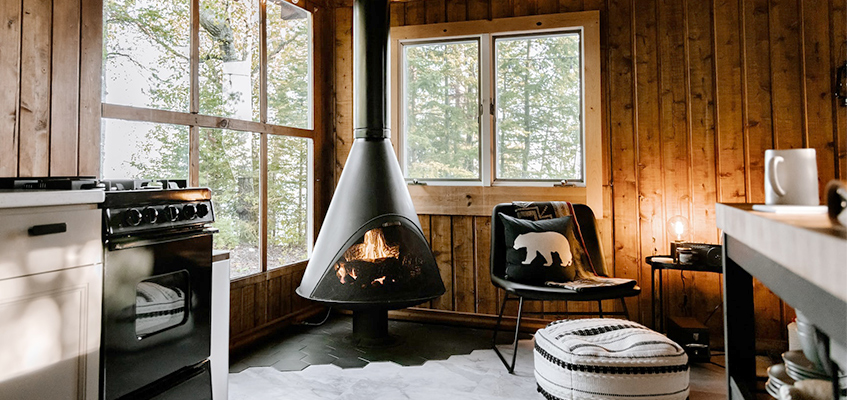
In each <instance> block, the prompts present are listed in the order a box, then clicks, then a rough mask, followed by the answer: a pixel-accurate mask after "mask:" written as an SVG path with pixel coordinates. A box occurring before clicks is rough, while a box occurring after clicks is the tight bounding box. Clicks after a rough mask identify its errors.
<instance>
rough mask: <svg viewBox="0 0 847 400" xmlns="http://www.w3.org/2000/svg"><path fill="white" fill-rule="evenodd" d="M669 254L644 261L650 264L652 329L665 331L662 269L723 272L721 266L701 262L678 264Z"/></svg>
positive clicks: (651, 257)
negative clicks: (657, 305) (657, 281)
mask: <svg viewBox="0 0 847 400" xmlns="http://www.w3.org/2000/svg"><path fill="white" fill-rule="evenodd" d="M671 260H672V258H671V256H650V257H647V258H646V260H645V261H647V264H650V283H651V285H650V310H651V315H652V318H653V329H655V330H656V331H658V332H662V333H664V332H665V328H666V327H665V302H664V294H665V289H664V284H663V282H662V275H664V274H663V273H662V271H665V270H677V271H697V272H715V273H718V274H720V273H723V267H722V266H720V265H718V266H709V265H706V264H703V263H692V264H679V263H675V262H673V261H671ZM657 270H658V272H659V284H658V290H659V294H658V297H657V296H656V287H657V285H656V271H657ZM657 300H658V303H659V307H658V312H657V311H656V301H657Z"/></svg>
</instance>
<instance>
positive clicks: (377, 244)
mask: <svg viewBox="0 0 847 400" xmlns="http://www.w3.org/2000/svg"><path fill="white" fill-rule="evenodd" d="M344 258H345V259H347V260H348V261H350V260H362V261H367V262H374V261H376V260H378V259H381V258H400V246H399V245H396V246H389V245H388V244H387V243H386V242H385V235H383V234H382V229H379V228H377V229H371V230H369V231H367V232H365V241H364V242H362V243H361V244H356V245H353V246H350V248H349V249H348V250H347V251H346V252H345V253H344ZM351 276H352V274H351ZM353 278H354V279H355V278H356V277H355V276H353Z"/></svg>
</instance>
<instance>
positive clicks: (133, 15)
mask: <svg viewBox="0 0 847 400" xmlns="http://www.w3.org/2000/svg"><path fill="white" fill-rule="evenodd" d="M190 4H191V2H190V1H189V0H174V1H132V0H106V1H105V2H104V4H103V7H104V10H103V13H104V15H103V17H104V25H105V26H104V30H103V47H104V50H105V51H104V61H103V69H104V75H103V89H104V90H103V102H105V103H111V104H121V105H127V106H134V107H147V108H155V109H160V110H171V111H188V99H189V76H190V73H189V66H190V64H189V48H190V47H189V32H190V27H189V23H188V21H189V9H190Z"/></svg>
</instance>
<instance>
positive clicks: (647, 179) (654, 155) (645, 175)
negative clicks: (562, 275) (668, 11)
mask: <svg viewBox="0 0 847 400" xmlns="http://www.w3.org/2000/svg"><path fill="white" fill-rule="evenodd" d="M656 3H657V1H656V0H650V1H645V2H642V3H641V4H639V6H638V9H637V10H633V11H634V12H636V19H635V63H636V69H635V73H634V79H635V90H636V107H635V110H636V115H635V118H636V121H637V123H636V126H635V129H636V143H635V148H634V149H633V150H634V151H635V152H636V154H637V155H638V158H637V160H638V168H639V172H638V198H639V202H638V217H639V219H640V221H639V226H640V228H641V230H640V232H639V236H640V237H641V243H640V247H641V255H642V256H643V257H647V256H651V255H656V254H664V252H665V248H664V246H667V245H666V244H665V229H664V225H665V224H664V222H665V220H666V218H665V216H664V214H663V213H662V202H663V198H662V193H663V191H664V190H663V188H662V165H661V162H662V157H661V153H660V152H661V142H660V140H661V131H660V127H661V126H660V124H661V120H660V115H659V65H658V63H659V60H658V57H657V54H656V52H657V48H656V47H657V42H658V40H657V32H656V13H657V4H656ZM638 265H640V266H641V272H640V274H639V276H638V281H639V282H645V281H647V280H648V279H647V277H648V276H650V270H649V266H647V265H645V264H644V263H643V262H642V260H640V259H639V260H638ZM646 292H647V291H646V290H645V291H644V292H642V294H641V304H640V310H639V314H638V315H639V319H640V320H642V321H646V320H647V318H648V317H649V309H648V307H646V306H647V305H649V304H650V302H649V298H648V295H647V293H646Z"/></svg>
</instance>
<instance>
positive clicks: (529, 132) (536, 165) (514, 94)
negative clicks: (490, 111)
mask: <svg viewBox="0 0 847 400" xmlns="http://www.w3.org/2000/svg"><path fill="white" fill-rule="evenodd" d="M580 47H581V45H580V34H579V32H567V33H558V34H544V35H530V36H507V37H497V38H495V39H494V71H495V72H494V81H495V90H494V93H495V101H494V104H495V106H496V116H497V117H496V118H495V124H494V126H495V137H496V141H495V143H496V151H495V165H496V173H495V176H494V178H495V180H498V179H499V180H530V181H531V180H555V181H562V180H568V181H584V175H583V160H584V155H583V153H584V151H583V140H582V138H583V133H582V126H583V123H582V68H581V60H582V57H581V55H580Z"/></svg>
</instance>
